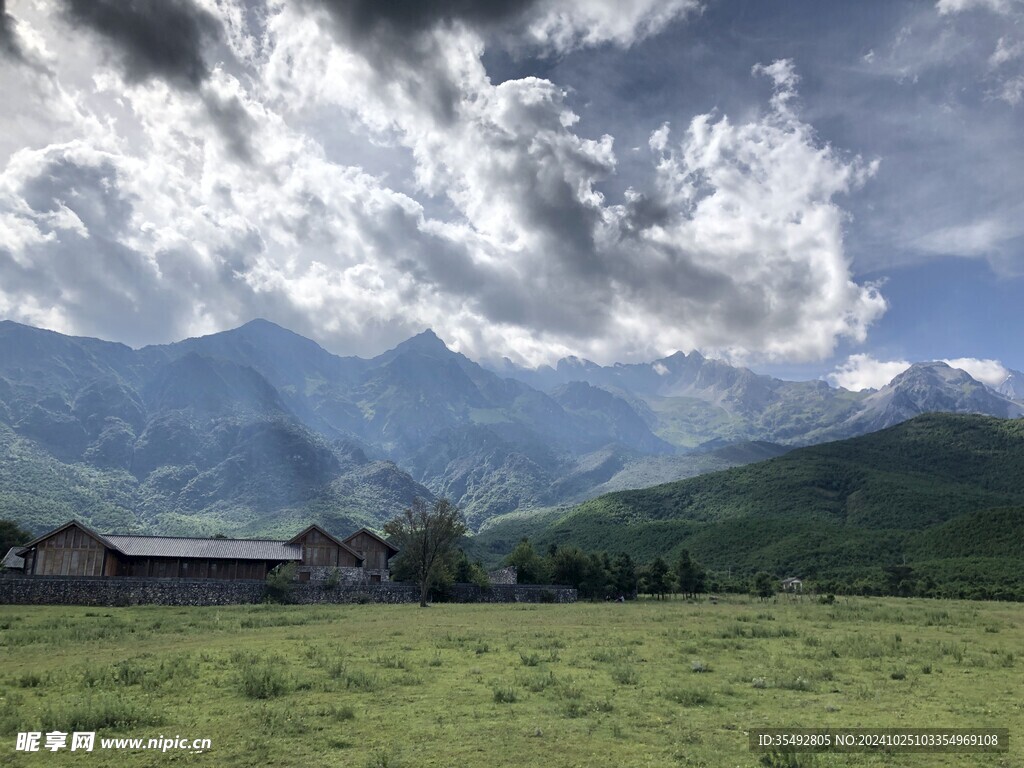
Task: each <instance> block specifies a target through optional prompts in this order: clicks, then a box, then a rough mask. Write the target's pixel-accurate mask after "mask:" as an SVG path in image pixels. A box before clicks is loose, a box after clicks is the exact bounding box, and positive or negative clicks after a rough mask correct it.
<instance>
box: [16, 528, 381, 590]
mask: <svg viewBox="0 0 1024 768" xmlns="http://www.w3.org/2000/svg"><path fill="white" fill-rule="evenodd" d="M352 539H354V540H355V541H357V543H358V544H359V546H361V547H363V549H361V550H360V549H357V548H356V547H355V546H353V545H352V543H351V541H350V540H352ZM397 551H398V550H396V549H395V548H394V547H392V546H391V545H390V544H388V543H387V542H386V541H384V540H383V539H381V538H380V537H379V536H377V535H376V534H374V533H373V532H372V531H369V530H367V529H365V528H364V529H362V530H360V531H358V532H357V533H356V534H353V536H351V537H349V539H346V540H341V539H338V538H336V537H334V536H332V535H331V534H330V533H328V532H327V531H325V530H324V529H323V528H321V527H320V526H318V525H311V526H309V527H308V528H306V529H305V530H303V531H302V532H300V533H298V534H297V535H295V536H294V537H292V538H291V539H289V540H288V541H277V540H269V539H204V538H194V537H178V536H136V535H124V534H111V533H105V534H100V533H97V532H96V531H94V530H92V529H91V528H89V527H88V526H86V525H84V524H82V523H79V522H77V521H70V522H68V523H65V524H64V525H62V526H60V527H59V528H55V529H54V530H52V531H50V532H48V533H44V534H43V535H42V536H39V537H38V538H36V539H34V540H32V541H30V542H29V543H28V544H26V545H24V546H22V547H19V548H17V549H16V553H15V554H16V555H17V556H18V557H20V558H23V560H24V565H23V568H22V572H23V573H24V574H25V575H29V576H80V577H81V576H89V577H111V578H116V577H149V578H164V579H227V580H236V579H259V580H262V579H265V578H266V576H267V573H269V572H270V570H271V569H273V568H274V567H276V566H278V565H282V564H284V563H289V562H291V563H295V564H296V565H298V566H318V567H327V568H340V569H362V568H363V567H364V565H366V561H367V558H372V562H373V563H374V565H373V566H369V565H366V567H367V568H371V567H372V568H373V569H374V574H373V577H372V580H374V581H380V580H381V578H382V574H381V572H383V574H384V575H383V578H384V579H387V575H386V573H387V571H386V569H387V567H388V560H389V559H390V558H391V557H392V556H393V555H394V554H395V553H397ZM306 578H308V576H307V577H306Z"/></svg>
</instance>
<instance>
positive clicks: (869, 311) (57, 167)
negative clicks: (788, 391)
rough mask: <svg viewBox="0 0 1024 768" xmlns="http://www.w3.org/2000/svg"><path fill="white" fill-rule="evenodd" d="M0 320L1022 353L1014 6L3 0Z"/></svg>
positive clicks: (758, 359) (1019, 102)
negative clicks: (264, 324) (270, 325)
mask: <svg viewBox="0 0 1024 768" xmlns="http://www.w3.org/2000/svg"><path fill="white" fill-rule="evenodd" d="M0 93H2V94H3V99H2V100H0V102H2V106H0V318H6V319H9V320H14V321H17V322H22V323H27V324H31V325H36V326H40V327H45V328H50V329H53V330H56V331H60V332H63V333H70V334H75V335H84V336H96V337H100V338H105V339H110V340H115V341H121V342H124V343H126V344H129V345H132V346H142V345H145V344H150V343H165V342H169V341H174V340H178V339H181V338H185V337H188V336H196V335H202V334H206V333H211V332H216V331H220V330H225V329H228V328H232V327H236V326H238V325H241V324H242V323H245V322H247V321H249V320H252V319H254V318H257V317H264V318H267V319H269V320H272V321H274V322H276V323H278V324H280V325H283V326H285V327H287V328H290V329H292V330H294V331H296V332H297V333H301V334H303V335H305V336H308V337H310V338H313V339H315V340H317V341H318V342H320V343H321V344H322V345H323V346H324V347H326V348H327V349H329V350H331V351H333V352H337V353H339V354H360V355H372V354H376V353H379V352H380V351H382V350H383V349H386V348H388V347H390V346H393V345H394V344H396V343H398V342H400V341H402V340H403V339H405V338H407V337H409V336H411V335H413V334H415V333H418V332H420V331H422V330H423V329H425V328H428V327H429V328H433V329H434V331H435V332H436V333H437V334H438V335H439V336H441V338H442V339H444V340H445V341H446V342H447V343H448V344H449V346H451V347H452V348H454V349H457V350H459V351H461V352H463V353H465V354H467V355H469V356H470V357H472V358H474V359H477V360H485V361H486V360H498V359H500V358H502V357H508V358H509V359H511V360H512V361H514V362H516V363H518V364H521V365H527V366H535V365H539V364H544V363H553V362H554V361H556V360H557V359H558V358H561V357H563V356H566V355H576V356H579V357H584V358H588V359H591V360H594V361H596V362H599V363H602V364H609V363H612V362H639V361H649V360H653V359H656V358H659V357H663V356H665V355H667V354H670V353H672V352H674V351H676V350H682V351H687V352H688V351H691V350H695V349H696V350H699V351H701V352H702V353H703V354H705V355H707V356H713V357H721V358H723V359H726V360H728V361H730V362H733V363H737V364H744V365H748V366H750V367H752V368H754V369H755V370H757V371H761V372H767V373H772V374H774V375H778V376H781V377H783V378H824V379H826V380H828V381H830V382H832V383H833V384H836V385H842V386H847V387H850V388H855V389H860V388H863V387H869V386H872V387H877V386H880V385H881V384H884V383H885V382H886V381H888V379H889V378H891V377H892V376H893V375H895V373H899V372H900V371H901V370H903V369H904V368H905V367H906V366H907V365H909V364H910V363H911V362H914V361H923V360H947V361H953V362H955V363H956V364H957V365H958V367H963V368H964V369H965V370H968V371H969V372H970V373H972V375H975V376H976V378H980V379H981V380H985V381H987V382H988V383H993V384H998V383H999V381H1000V380H1001V378H1005V375H1006V371H1007V369H1022V368H1024V348H1022V345H1021V342H1020V330H1021V314H1022V313H1021V310H1020V306H1021V305H1024V300H1022V299H1024V142H1022V141H1021V135H1022V128H1024V0H937V2H933V1H932V0H928V1H922V0H916V1H914V2H900V0H890V1H888V2H884V3H883V2H874V3H849V2H840V1H839V0H836V1H835V2H823V1H822V0H491V1H490V2H486V3H484V2H476V1H474V0H293V1H292V2H288V3H286V2H284V1H283V0H0Z"/></svg>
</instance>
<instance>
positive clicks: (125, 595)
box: [0, 576, 576, 606]
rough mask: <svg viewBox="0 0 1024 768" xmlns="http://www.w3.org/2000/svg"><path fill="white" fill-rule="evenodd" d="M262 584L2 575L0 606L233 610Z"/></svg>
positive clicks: (414, 593)
mask: <svg viewBox="0 0 1024 768" xmlns="http://www.w3.org/2000/svg"><path fill="white" fill-rule="evenodd" d="M265 587H266V584H265V583H264V582H262V581H208V580H199V579H152V578H127V577H125V578H120V577H119V578H79V577H61V576H4V577H3V578H0V604H10V605H102V606H119V605H121V606H123V605H235V604H245V603H260V602H263V599H264V594H265ZM419 599H420V591H419V587H417V586H416V585H415V584H407V583H401V582H384V583H381V584H360V585H349V584H337V585H335V586H328V585H325V584H314V583H306V584H303V583H297V584H295V585H294V588H293V591H292V594H291V600H290V602H293V603H299V604H307V605H308V604H323V603H416V602H419ZM446 600H447V601H448V602H453V603H574V602H576V590H575V589H573V588H572V587H564V586H556V585H551V586H538V585H533V584H495V585H493V586H490V587H478V586H476V585H474V584H454V585H452V587H450V588H449V589H448V594H447V596H446Z"/></svg>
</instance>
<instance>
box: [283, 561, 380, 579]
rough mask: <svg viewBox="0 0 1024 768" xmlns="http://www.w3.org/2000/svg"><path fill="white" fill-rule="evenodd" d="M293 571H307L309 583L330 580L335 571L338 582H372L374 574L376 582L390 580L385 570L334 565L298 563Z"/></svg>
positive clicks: (298, 572) (297, 572)
mask: <svg viewBox="0 0 1024 768" xmlns="http://www.w3.org/2000/svg"><path fill="white" fill-rule="evenodd" d="M295 573H296V574H300V573H308V574H309V579H308V581H309V582H310V583H317V582H325V581H330V579H331V575H332V574H335V573H336V574H337V583H338V584H371V583H374V582H373V577H374V576H376V577H377V582H384V581H390V580H391V574H390V572H389V571H387V570H376V569H373V568H347V567H342V566H334V565H300V566H298V567H297V568H296V569H295Z"/></svg>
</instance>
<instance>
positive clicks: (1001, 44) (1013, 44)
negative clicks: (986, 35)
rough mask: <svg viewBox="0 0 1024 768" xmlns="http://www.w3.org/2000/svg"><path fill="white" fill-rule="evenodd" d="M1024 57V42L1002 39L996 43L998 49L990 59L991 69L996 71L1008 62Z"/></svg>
mask: <svg viewBox="0 0 1024 768" xmlns="http://www.w3.org/2000/svg"><path fill="white" fill-rule="evenodd" d="M1021 56H1024V42H1022V41H1020V40H1015V41H1011V40H1009V39H1008V38H1006V37H1005V36H1004V37H1000V38H999V40H998V41H997V42H996V49H995V50H994V51H993V52H992V55H991V56H990V57H989V59H988V64H989V66H990V67H992V68H993V69H995V68H996V67H1000V66H1002V65H1003V64H1006V63H1007V62H1010V61H1013V60H1014V59H1019V58H1020V57H1021Z"/></svg>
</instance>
